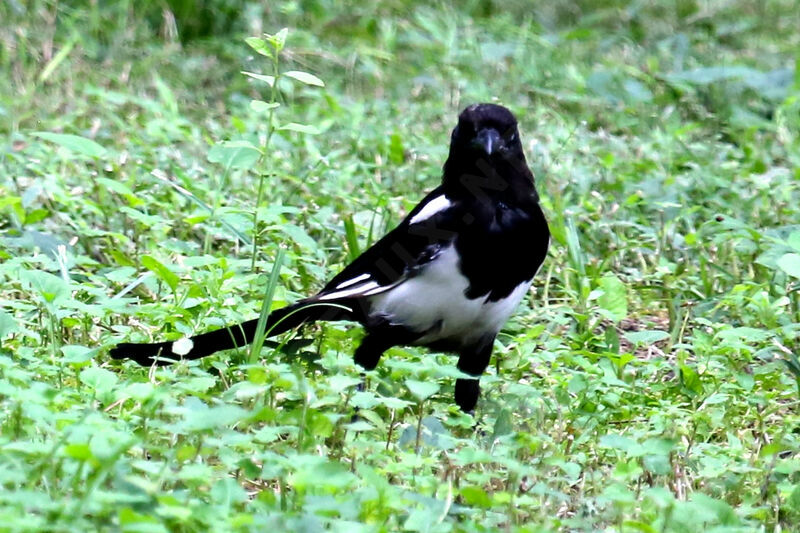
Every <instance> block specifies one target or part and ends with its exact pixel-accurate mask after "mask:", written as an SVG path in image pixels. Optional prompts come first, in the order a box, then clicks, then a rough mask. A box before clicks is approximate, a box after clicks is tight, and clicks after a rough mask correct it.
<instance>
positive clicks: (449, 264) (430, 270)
mask: <svg viewBox="0 0 800 533" xmlns="http://www.w3.org/2000/svg"><path fill="white" fill-rule="evenodd" d="M458 261H459V259H458V254H457V253H456V250H455V248H454V247H452V246H450V247H448V248H445V249H443V250H442V251H441V252H440V253H439V254H438V255H437V257H436V259H434V260H433V261H432V262H431V263H429V264H428V265H426V266H425V267H424V269H423V270H422V272H420V273H419V274H418V275H416V276H414V277H412V278H410V279H408V280H407V281H404V282H403V283H401V284H399V285H398V286H396V287H394V288H392V289H391V290H388V291H386V292H383V293H381V294H377V295H375V296H372V297H371V298H370V302H371V304H372V312H376V313H380V314H381V315H383V316H386V317H387V318H389V320H390V321H391V322H392V323H395V324H402V325H403V326H405V327H407V328H410V329H412V330H414V331H419V332H420V333H423V332H428V333H426V334H424V335H423V336H422V337H421V338H420V339H418V341H417V343H419V344H427V343H430V342H434V341H437V340H450V341H459V342H460V343H463V344H469V343H471V342H473V341H476V340H477V339H479V338H481V337H483V336H485V335H487V334H495V333H497V332H498V331H500V328H502V327H503V324H505V322H506V320H508V317H509V316H510V315H511V313H512V312H513V311H514V309H516V307H517V305H519V302H520V301H521V300H522V298H523V296H524V295H525V293H526V292H527V291H528V288H529V287H530V285H531V282H530V281H526V282H523V283H521V284H520V285H519V286H517V287H516V288H515V289H514V291H513V292H512V293H511V294H509V295H508V296H507V297H506V298H504V299H501V300H497V301H494V302H487V301H486V297H485V296H482V297H479V298H475V299H468V298H467V297H466V296H465V295H464V291H466V289H467V287H468V286H469V282H468V281H467V278H466V277H464V276H463V274H461V271H460V270H459V267H458ZM437 325H440V327H437Z"/></svg>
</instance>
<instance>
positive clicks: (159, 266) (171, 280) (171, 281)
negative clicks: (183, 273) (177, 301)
mask: <svg viewBox="0 0 800 533" xmlns="http://www.w3.org/2000/svg"><path fill="white" fill-rule="evenodd" d="M142 266H143V267H145V268H146V269H147V270H149V271H151V272H152V273H153V274H155V275H156V276H157V277H158V279H160V280H161V281H163V282H164V283H166V284H167V286H169V288H170V289H172V290H173V291H175V289H177V288H178V283H179V282H180V278H179V277H178V276H177V275H176V274H175V273H174V272H172V270H170V269H169V268H168V267H167V266H166V265H164V264H163V263H162V262H160V261H159V260H158V259H156V258H155V257H153V256H151V255H144V256H142Z"/></svg>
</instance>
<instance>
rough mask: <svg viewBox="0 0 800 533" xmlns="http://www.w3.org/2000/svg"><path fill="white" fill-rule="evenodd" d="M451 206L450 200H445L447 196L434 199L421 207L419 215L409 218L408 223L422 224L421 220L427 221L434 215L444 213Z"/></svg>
mask: <svg viewBox="0 0 800 533" xmlns="http://www.w3.org/2000/svg"><path fill="white" fill-rule="evenodd" d="M451 205H452V203H451V202H450V200H448V199H447V196H445V195H444V194H443V195H441V196H437V197H436V198H434V199H433V200H431V201H430V202H428V203H427V204H425V207H423V208H422V209H421V210H420V212H419V213H417V214H416V215H414V216H413V217H411V220H410V221H409V223H410V224H417V223H419V222H422V221H423V220H427V219H429V218H431V217H432V216H433V215H435V214H436V213H439V212H440V211H444V210H445V209H447V208H448V207H450V206H451Z"/></svg>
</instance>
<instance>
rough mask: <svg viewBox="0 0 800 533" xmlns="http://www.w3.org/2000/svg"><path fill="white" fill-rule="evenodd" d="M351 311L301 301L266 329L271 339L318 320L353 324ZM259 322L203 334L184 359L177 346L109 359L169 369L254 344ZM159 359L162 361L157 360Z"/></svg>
mask: <svg viewBox="0 0 800 533" xmlns="http://www.w3.org/2000/svg"><path fill="white" fill-rule="evenodd" d="M354 316H355V315H354V313H353V311H352V310H351V309H349V308H346V307H344V306H342V305H341V304H339V303H334V304H333V305H328V304H321V303H319V302H318V301H316V300H313V299H308V300H301V301H299V302H297V303H296V304H293V305H289V306H286V307H282V308H281V309H276V310H274V311H272V312H271V313H270V315H269V318H268V319H267V325H266V327H265V328H264V331H265V334H266V336H267V337H272V336H274V335H279V334H281V333H284V332H286V331H289V330H290V329H293V328H296V327H297V326H299V325H301V324H305V323H310V322H315V321H317V320H326V321H334V320H353V319H355V318H354ZM257 327H258V319H257V318H256V319H253V320H248V321H246V322H242V323H240V324H236V325H234V326H229V327H227V328H222V329H217V330H214V331H209V332H208V333H201V334H200V335H195V336H194V337H191V339H190V340H191V341H192V348H191V350H189V352H188V353H186V354H184V355H177V354H175V353H173V351H172V345H173V342H171V341H170V342H153V343H142V344H136V343H129V342H124V343H121V344H118V345H116V346H114V347H113V348H112V349H111V351H110V352H109V355H110V356H111V357H112V358H114V359H133V360H134V361H136V362H137V363H139V364H140V365H142V366H150V365H152V364H154V363H155V364H157V365H168V364H170V363H172V360H178V359H200V358H201V357H206V356H208V355H211V354H213V353H215V352H218V351H220V350H229V349H231V348H237V347H240V346H245V345H247V344H250V343H251V342H253V338H254V337H255V334H256V328H257ZM156 357H158V359H156Z"/></svg>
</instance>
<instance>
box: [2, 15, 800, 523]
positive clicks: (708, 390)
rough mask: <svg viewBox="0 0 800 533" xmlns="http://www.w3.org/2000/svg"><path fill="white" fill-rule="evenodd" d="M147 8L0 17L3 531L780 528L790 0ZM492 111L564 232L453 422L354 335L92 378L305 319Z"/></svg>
mask: <svg viewBox="0 0 800 533" xmlns="http://www.w3.org/2000/svg"><path fill="white" fill-rule="evenodd" d="M101 4H102V5H101ZM164 5H165V4H162V3H157V2H137V3H136V5H135V9H134V3H133V2H128V3H126V2H119V3H102V2H99V3H98V2H95V3H84V2H71V3H52V2H46V1H43V0H42V1H36V0H34V1H31V2H27V3H17V2H10V3H6V4H4V5H3V6H0V20H3V21H4V22H3V23H2V26H0V41H2V43H3V46H2V47H0V66H1V68H2V71H3V75H2V76H0V117H2V119H3V120H0V134H2V136H3V137H2V141H0V150H1V151H0V154H1V155H2V157H1V158H0V229H1V230H2V232H1V233H0V280H1V281H0V301H2V302H3V309H2V310H0V341H1V342H2V347H1V348H0V421H1V422H2V423H0V451H1V453H0V484H2V490H0V502H1V504H0V518H2V521H0V524H2V525H0V530H7V531H36V530H42V531H44V530H47V531H86V530H123V531H195V530H201V531H209V530H213V531H240V530H241V531H245V530H254V531H263V530H265V529H267V528H270V527H272V528H274V529H277V530H291V531H317V530H323V529H324V530H336V531H342V530H347V531H356V530H358V531H362V530H363V531H394V530H409V531H451V530H456V531H495V530H498V529H503V530H513V531H556V530H561V531H595V530H604V531H619V532H623V531H625V532H628V531H643V532H650V531H658V532H689V531H719V532H721V531H766V530H769V531H793V530H795V529H796V524H797V523H798V521H800V455H798V450H799V449H800V417H799V416H798V408H799V403H798V399H799V398H800V362H799V361H798V358H797V357H798V356H797V352H798V347H800V342H799V341H798V334H799V332H800V326H799V325H798V324H800V296H798V290H797V289H798V285H800V225H798V224H797V220H798V216H800V207H798V206H800V201H799V200H800V185H799V184H800V179H798V178H800V156H798V154H800V78H799V77H798V72H800V71H798V68H797V63H798V61H800V56H798V54H797V50H798V49H800V32H798V30H797V28H800V12H798V11H797V10H796V9H795V6H794V5H793V2H792V1H791V0H769V1H765V2H760V3H749V2H744V1H734V2H717V1H711V2H695V1H692V0H681V1H679V2H665V1H664V2H662V1H657V2H647V3H645V2H639V3H637V2H625V1H622V0H615V1H613V2H610V3H604V4H603V6H602V7H601V6H596V5H594V3H592V2H588V1H577V0H575V1H571V2H566V3H554V4H552V5H550V4H544V3H542V4H541V5H539V4H538V3H537V4H534V5H533V6H531V5H528V4H527V3H521V2H520V3H516V2H510V3H502V4H500V3H494V2H489V1H483V2H478V1H473V2H467V3H465V4H464V5H463V6H460V7H459V8H456V7H454V6H452V5H450V4H448V3H436V4H434V5H433V6H432V7H431V6H428V5H427V4H425V3H415V4H412V5H411V7H409V5H408V4H407V3H405V2H403V3H400V2H391V1H390V2H386V3H380V4H375V5H371V4H367V3H363V4H362V3H356V2H352V3H350V4H349V5H344V6H343V5H341V4H338V3H334V2H329V1H326V0H319V1H317V2H299V3H298V2H278V3H269V4H263V5H262V4H259V3H255V2H245V1H237V0H227V1H225V0H219V1H217V2H210V1H209V2H206V3H204V4H203V6H205V10H199V11H193V10H192V8H191V6H190V7H189V8H187V7H186V6H187V4H186V3H183V2H179V1H178V0H174V1H172V2H169V3H167V4H166V5H168V6H169V9H166V10H163V6H164ZM187 9H188V11H187ZM187 13H189V14H188V15H187ZM284 27H285V28H288V33H287V34H286V40H285V43H284V44H285V48H283V49H282V50H281V51H280V53H279V54H278V55H277V56H276V55H275V54H274V46H275V45H276V43H277V44H278V45H280V42H279V41H280V35H278V32H279V30H280V29H281V28H284ZM263 33H268V34H270V35H272V36H273V41H274V39H278V41H274V42H269V39H265V40H263V41H262V42H261V43H259V42H256V41H252V40H251V41H250V44H251V45H256V46H255V48H252V47H251V46H248V44H246V43H245V40H244V39H245V37H258V36H262V34H263ZM259 47H261V51H262V52H265V53H266V54H267V55H262V54H259V53H258V50H259ZM270 51H272V52H270ZM241 71H248V72H254V73H259V74H262V75H269V76H278V78H279V79H278V80H277V82H275V83H273V86H272V87H270V85H269V84H268V83H265V82H264V79H263V78H262V79H261V80H259V79H253V78H252V77H248V76H245V75H243V74H241ZM291 71H295V72H302V73H307V74H313V76H314V77H316V78H318V79H319V81H321V82H323V83H324V86H322V87H321V86H320V84H319V83H317V82H316V81H315V79H313V78H309V77H308V76H306V75H303V74H294V75H287V74H286V73H287V72H291ZM494 99H497V100H498V101H500V102H501V103H504V104H506V105H508V106H509V107H511V108H512V109H513V110H514V111H515V112H516V114H517V115H518V116H519V118H520V125H521V129H522V136H523V140H524V141H525V142H526V144H525V149H526V153H527V155H528V158H529V163H530V165H531V167H532V168H533V170H534V172H535V174H536V176H537V185H538V188H539V191H540V193H541V195H542V202H543V206H544V208H545V211H546V213H547V216H548V220H549V221H550V225H551V228H552V231H553V235H554V240H553V245H552V248H551V253H550V256H549V257H548V259H547V262H546V263H545V267H544V268H543V270H542V272H541V273H540V275H539V276H538V277H537V279H536V281H535V283H534V288H535V290H534V291H533V293H532V295H531V297H530V298H529V299H527V301H526V302H525V303H524V304H523V305H522V306H521V308H520V309H519V311H518V312H517V313H516V315H515V316H514V318H513V319H512V320H511V322H510V323H509V324H508V326H507V328H506V329H505V331H504V333H503V334H502V335H501V336H500V338H499V341H498V343H497V345H496V347H495V357H494V358H493V362H492V365H491V368H490V370H489V372H488V374H487V375H486V376H485V377H484V379H483V384H484V386H483V389H484V394H483V396H482V401H481V403H480V404H479V407H478V413H477V414H478V417H477V427H474V426H473V424H474V423H475V422H474V420H473V419H471V418H470V417H469V416H467V415H464V414H462V413H460V412H458V411H457V409H455V408H454V406H453V405H452V400H451V398H452V387H453V383H454V378H453V376H454V375H455V373H456V370H455V367H454V362H455V361H454V359H453V358H451V357H449V356H443V355H440V354H428V353H426V352H425V351H424V350H419V349H412V348H408V349H401V348H396V349H392V350H391V351H390V352H389V353H387V354H386V356H384V358H383V360H382V361H381V364H380V365H379V367H378V369H377V370H376V371H374V372H372V373H371V375H370V377H369V387H368V388H367V389H366V390H364V391H358V390H357V384H358V381H359V380H358V375H359V370H358V368H357V367H356V366H355V365H354V363H353V362H352V359H351V354H352V350H353V347H354V346H355V344H356V343H357V341H358V338H359V336H360V332H359V331H358V330H357V328H355V329H354V328H352V327H350V326H348V325H345V324H329V325H321V326H315V327H313V328H307V329H306V330H305V331H304V332H303V334H302V335H297V336H296V337H292V336H289V337H287V338H284V339H281V341H282V342H281V343H280V344H275V343H270V342H269V341H268V342H266V343H265V344H264V346H263V348H262V349H261V350H260V352H258V353H256V354H255V355H256V356H257V357H251V354H250V353H249V352H248V350H246V349H242V350H240V351H234V352H228V353H224V354H219V355H216V356H213V357H210V358H207V359H205V360H202V361H194V362H186V363H180V364H177V365H174V366H171V367H164V368H158V369H143V368H140V367H137V366H135V365H134V364H131V363H127V362H115V361H110V360H109V358H108V357H107V354H106V351H107V348H108V347H109V346H111V345H113V344H115V343H117V342H119V341H121V340H123V339H129V340H142V341H146V340H151V339H153V340H155V339H167V338H169V339H178V338H180V337H182V336H185V335H190V334H192V333H194V332H198V331H203V330H207V329H211V328H216V327H220V326H222V325H223V324H229V323H233V322H238V321H240V320H243V319H250V318H253V317H255V316H258V314H259V313H260V312H262V302H264V301H265V294H267V298H266V302H268V305H272V306H280V305H283V304H285V303H287V302H291V301H294V300H295V299H297V298H300V297H302V296H303V295H307V294H310V293H313V292H314V291H315V290H317V289H318V288H320V287H321V286H322V285H323V283H324V281H325V280H326V279H329V278H330V276H332V275H333V274H335V273H336V272H337V271H338V269H340V268H341V267H342V266H343V265H344V264H345V263H346V262H347V261H348V260H349V259H350V258H352V257H353V256H355V255H356V254H357V253H358V251H359V250H363V249H364V248H365V247H366V246H368V245H369V243H370V242H372V241H374V240H375V239H376V238H378V237H379V236H380V235H381V234H383V233H384V232H385V231H386V230H387V228H389V227H391V226H392V225H393V224H395V223H396V222H398V221H399V220H400V219H401V217H402V216H403V215H404V213H407V212H408V210H409V209H410V208H411V207H412V206H413V205H414V204H415V203H416V201H418V200H419V199H420V198H421V197H422V196H423V195H424V194H425V192H426V191H427V190H430V189H431V188H432V187H434V186H435V185H436V183H437V181H438V179H439V177H440V167H441V164H442V163H443V161H444V158H445V157H446V152H447V143H448V138H449V130H450V128H452V126H453V123H454V118H455V116H456V114H457V112H458V111H459V110H460V109H461V108H462V107H464V106H465V105H467V104H469V103H473V102H476V101H491V100H494ZM254 101H256V102H261V103H253V102H254ZM272 103H277V104H279V107H273V106H271V105H270V104H272ZM276 263H277V264H278V266H279V267H280V271H279V272H280V275H279V278H272V280H271V279H270V278H271V276H270V274H271V273H272V272H278V270H276ZM270 281H272V282H273V283H270ZM301 339H308V341H301ZM356 408H358V410H359V411H358V412H359V415H360V418H359V419H358V420H354V419H353V417H352V415H353V413H354V410H355V409H356Z"/></svg>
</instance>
